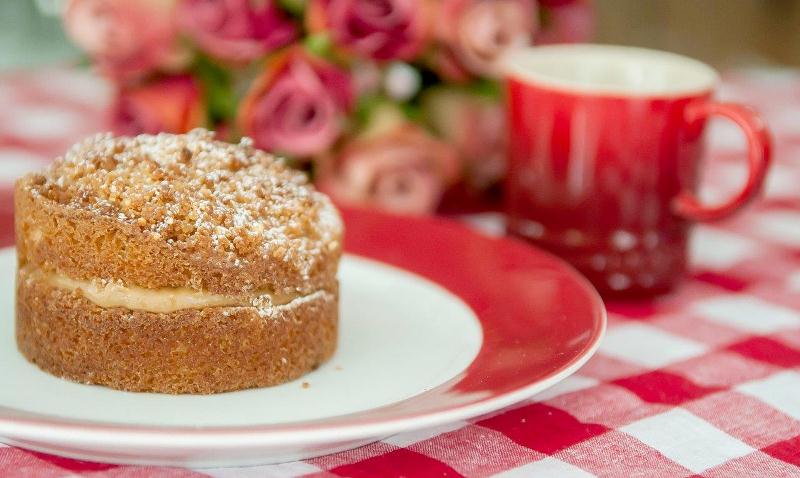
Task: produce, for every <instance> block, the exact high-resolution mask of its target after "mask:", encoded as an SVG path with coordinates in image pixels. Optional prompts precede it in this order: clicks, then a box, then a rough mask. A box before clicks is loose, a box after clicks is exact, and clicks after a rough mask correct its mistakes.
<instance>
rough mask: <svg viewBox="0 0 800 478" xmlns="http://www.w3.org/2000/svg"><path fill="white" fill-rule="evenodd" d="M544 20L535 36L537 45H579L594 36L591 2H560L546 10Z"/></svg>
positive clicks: (578, 0)
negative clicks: (545, 20)
mask: <svg viewBox="0 0 800 478" xmlns="http://www.w3.org/2000/svg"><path fill="white" fill-rule="evenodd" d="M550 1H553V0H550ZM546 19H547V22H546V23H545V24H544V25H542V29H541V30H540V31H539V34H538V35H536V43H537V44H550V43H581V42H587V41H589V40H591V39H592V36H594V8H593V6H592V2H591V0H561V1H560V2H559V3H558V4H555V5H552V6H551V8H549V9H548V10H547V16H546Z"/></svg>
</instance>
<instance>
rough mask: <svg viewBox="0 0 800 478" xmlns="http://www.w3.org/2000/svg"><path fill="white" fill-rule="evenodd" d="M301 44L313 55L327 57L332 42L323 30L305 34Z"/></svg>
mask: <svg viewBox="0 0 800 478" xmlns="http://www.w3.org/2000/svg"><path fill="white" fill-rule="evenodd" d="M303 44H304V46H305V48H306V50H308V51H309V52H310V53H312V54H313V55H316V56H320V57H323V58H328V57H330V56H331V54H332V50H333V42H332V41H331V37H330V35H328V34H327V33H325V32H320V33H315V34H313V35H309V36H307V37H306V38H305V40H304V41H303Z"/></svg>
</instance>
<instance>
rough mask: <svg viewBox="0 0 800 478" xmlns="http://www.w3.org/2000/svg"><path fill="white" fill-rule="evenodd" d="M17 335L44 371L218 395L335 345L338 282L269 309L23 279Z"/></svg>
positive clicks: (291, 369) (313, 360) (307, 363)
mask: <svg viewBox="0 0 800 478" xmlns="http://www.w3.org/2000/svg"><path fill="white" fill-rule="evenodd" d="M16 293H17V311H16V339H17V346H18V348H19V350H20V352H21V353H22V354H23V355H24V356H25V357H26V358H27V359H28V360H29V361H30V362H32V363H34V364H36V365H37V366H38V367H39V368H41V369H43V370H45V371H47V372H49V373H50V374H53V375H55V376H58V377H62V378H65V379H68V380H72V381H75V382H80V383H87V384H96V385H104V386H107V387H110V388H114V389H118V390H126V391H135V392H158V393H170V394H184V393H191V394H211V393H219V392H227V391H233V390H241V389H247V388H255V387H264V386H271V385H277V384H281V383H285V382H288V381H291V380H294V379H296V378H298V377H300V376H302V375H305V374H306V373H308V372H310V371H312V370H314V369H316V368H317V367H318V366H320V365H321V364H322V363H324V362H325V361H327V360H328V359H329V358H330V357H331V356H332V355H333V353H334V352H335V350H336V345H337V330H338V319H339V312H338V285H335V286H334V288H333V290H331V289H323V290H320V291H318V292H315V293H313V294H311V295H308V296H305V297H301V298H299V299H296V300H295V301H293V302H292V303H290V304H287V305H285V306H276V307H272V308H269V309H267V310H261V311H259V309H256V308H255V307H213V308H212V307H209V308H205V309H186V310H179V311H176V312H173V313H168V314H159V313H151V312H144V311H135V310H127V309H121V308H114V309H104V308H101V307H99V306H97V305H95V304H94V303H92V302H90V301H89V300H87V299H86V298H85V297H83V295H82V294H81V293H80V291H67V290H63V289H58V288H56V287H53V286H51V285H50V284H48V283H46V282H44V281H36V280H30V279H25V280H20V279H19V277H18V279H17V292H16Z"/></svg>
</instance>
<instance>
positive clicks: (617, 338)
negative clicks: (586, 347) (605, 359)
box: [600, 324, 706, 368]
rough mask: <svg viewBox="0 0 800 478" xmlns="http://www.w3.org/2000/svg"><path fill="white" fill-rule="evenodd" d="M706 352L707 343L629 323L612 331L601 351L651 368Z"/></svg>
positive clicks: (604, 341)
mask: <svg viewBox="0 0 800 478" xmlns="http://www.w3.org/2000/svg"><path fill="white" fill-rule="evenodd" d="M705 351H706V346H705V345H703V344H701V343H699V342H695V341H693V340H689V339H685V338H683V337H679V336H677V335H674V334H671V333H669V332H666V331H664V330H661V329H658V328H656V327H652V326H649V325H644V324H625V325H620V326H618V327H614V328H612V329H611V330H609V331H608V333H607V334H606V337H605V339H603V342H602V344H601V345H600V352H601V353H602V354H604V355H610V356H612V357H615V358H619V359H622V360H625V361H627V362H631V363H634V364H638V365H643V366H646V367H651V368H660V367H664V366H666V365H669V364H671V363H675V362H679V361H681V360H686V359H689V358H692V357H696V356H698V355H702V354H703V353H704V352H705Z"/></svg>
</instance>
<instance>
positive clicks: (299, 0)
mask: <svg viewBox="0 0 800 478" xmlns="http://www.w3.org/2000/svg"><path fill="white" fill-rule="evenodd" d="M306 3H308V2H307V1H306V0H278V6H280V7H281V8H283V9H284V10H286V11H287V12H289V13H291V14H292V15H294V16H296V17H302V16H303V13H305V9H306Z"/></svg>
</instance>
